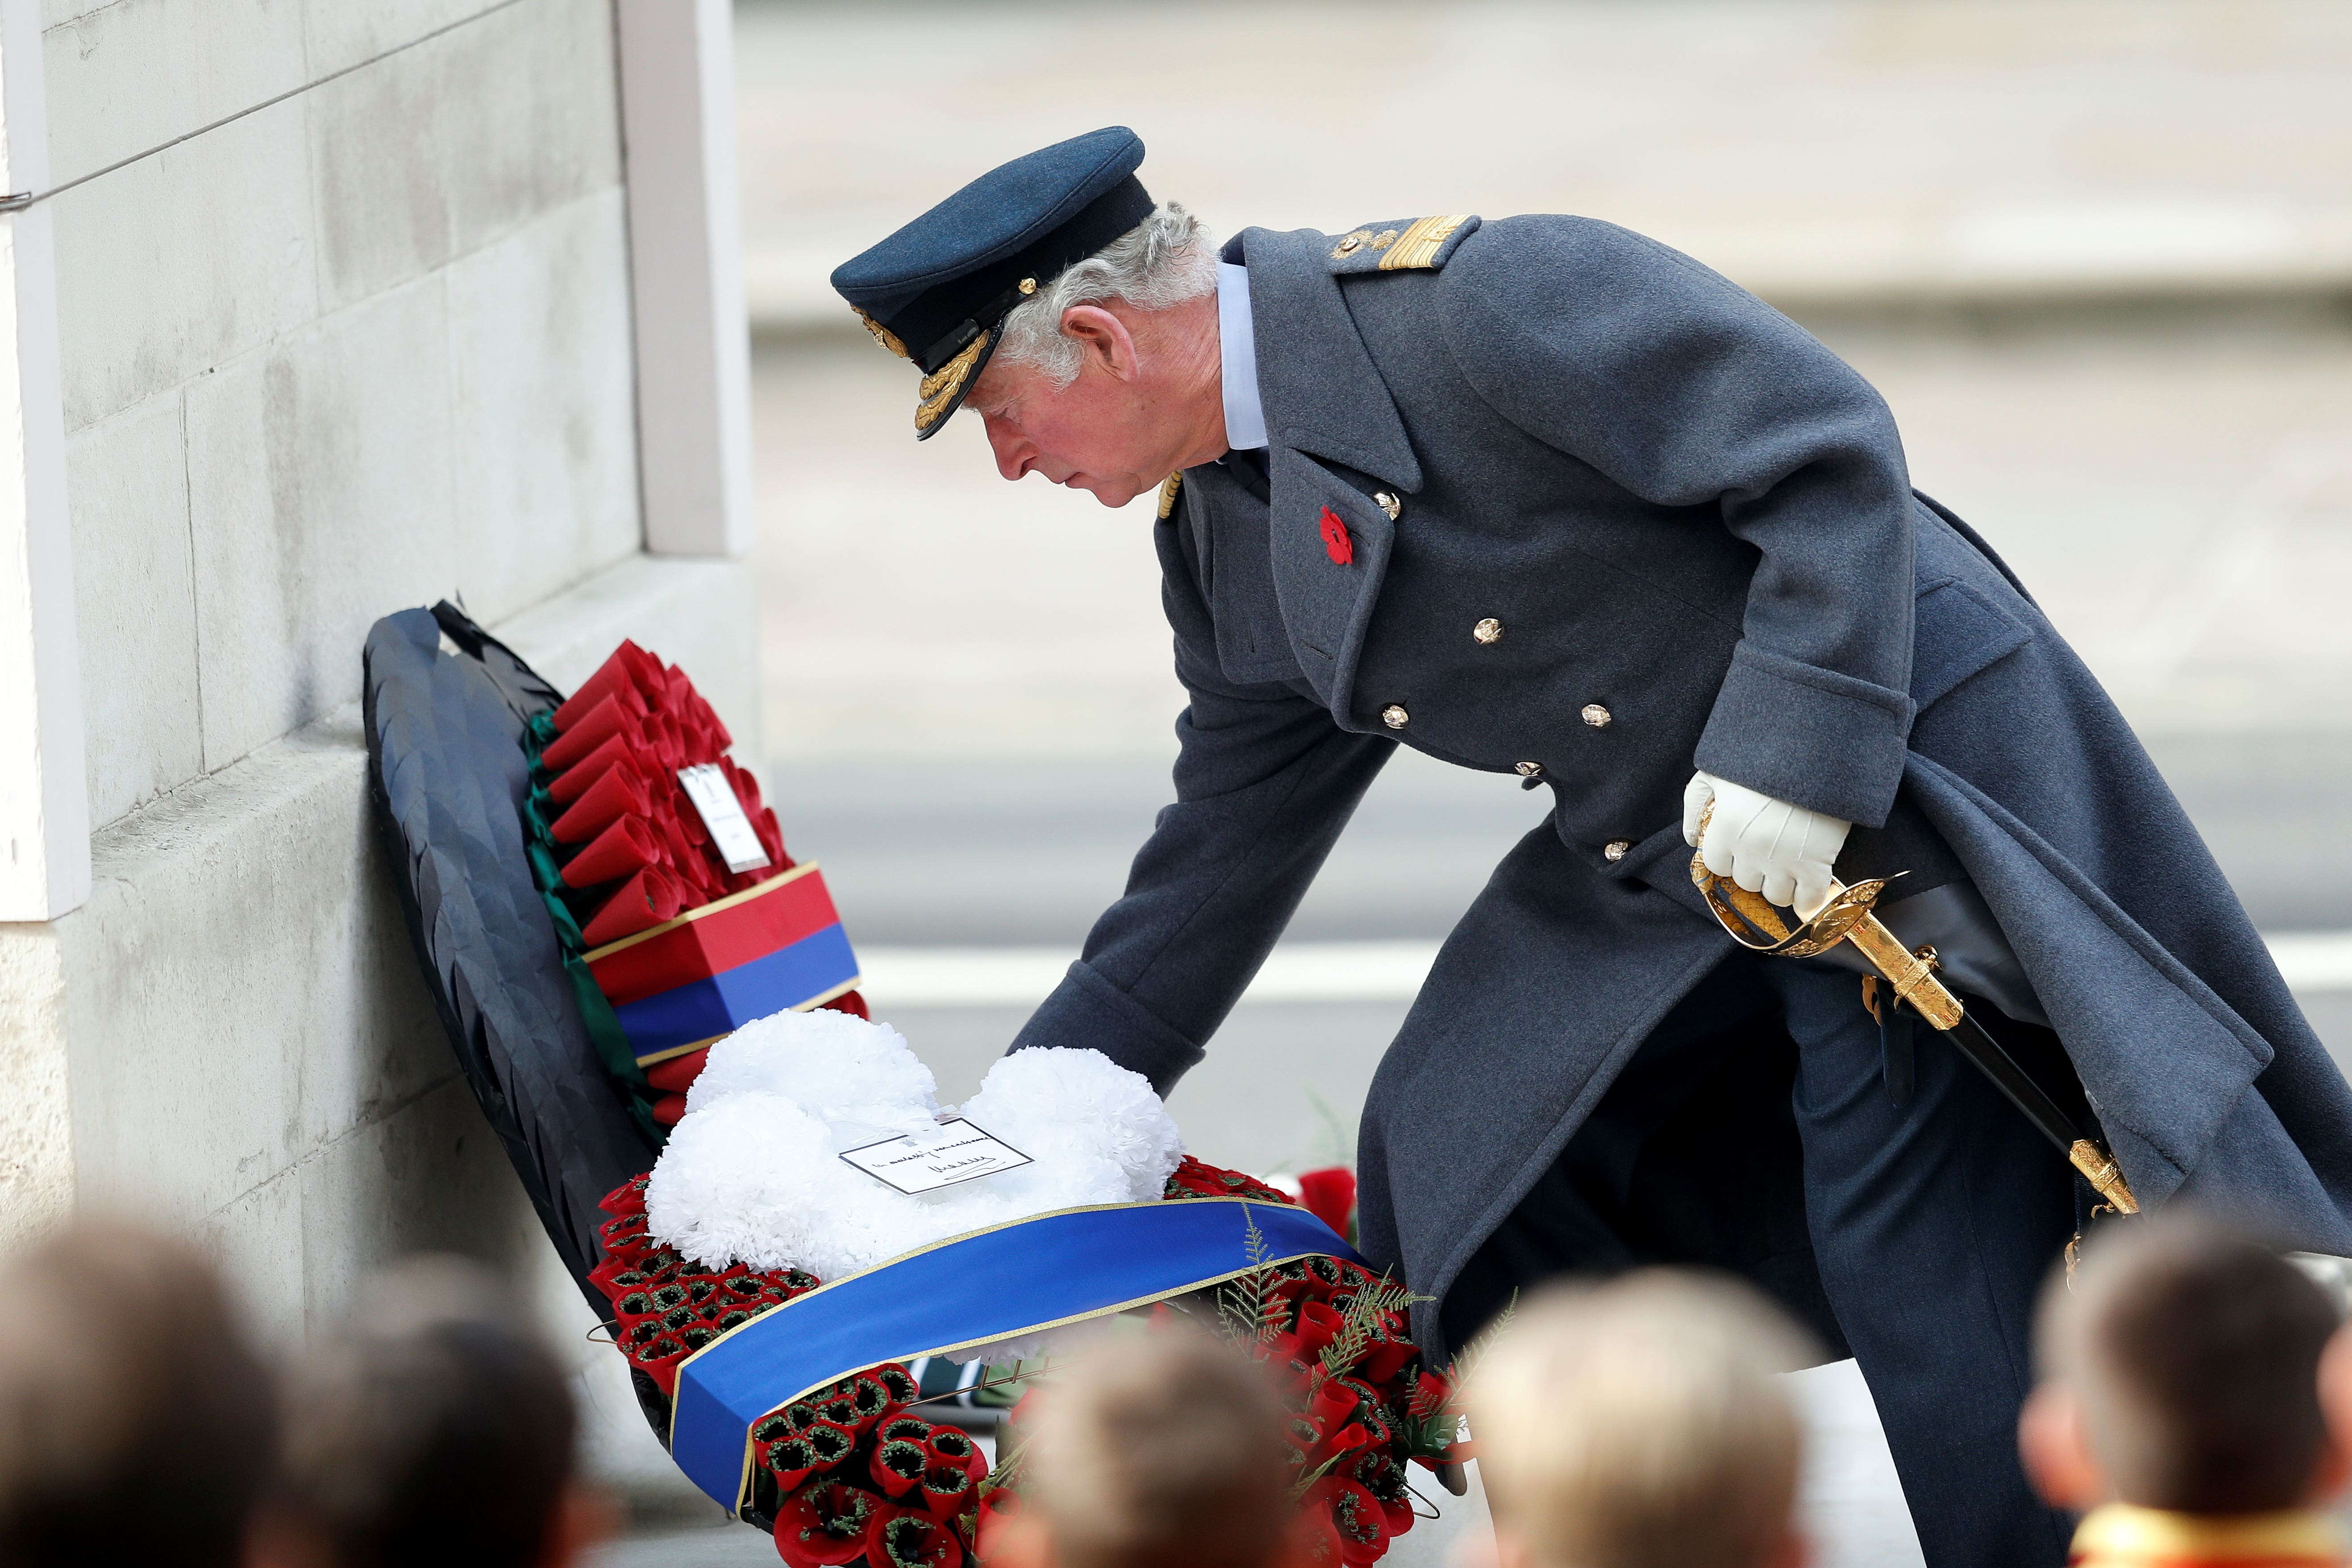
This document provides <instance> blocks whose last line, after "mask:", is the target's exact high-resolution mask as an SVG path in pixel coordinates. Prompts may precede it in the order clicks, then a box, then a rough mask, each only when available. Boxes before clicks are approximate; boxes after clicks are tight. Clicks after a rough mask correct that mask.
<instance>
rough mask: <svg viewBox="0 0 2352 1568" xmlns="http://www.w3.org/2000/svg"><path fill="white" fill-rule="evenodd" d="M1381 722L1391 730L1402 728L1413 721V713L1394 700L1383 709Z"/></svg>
mask: <svg viewBox="0 0 2352 1568" xmlns="http://www.w3.org/2000/svg"><path fill="white" fill-rule="evenodd" d="M1381 723H1383V724H1386V725H1387V726H1388V727H1389V728H1390V729H1391V730H1402V729H1403V728H1404V727H1405V726H1406V725H1407V724H1410V723H1412V714H1410V713H1408V712H1406V711H1405V710H1404V709H1403V708H1402V706H1401V705H1399V704H1397V703H1394V702H1391V703H1390V704H1389V705H1388V706H1387V707H1385V708H1383V709H1381Z"/></svg>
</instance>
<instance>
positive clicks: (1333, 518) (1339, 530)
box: [1317, 506, 1356, 566]
mask: <svg viewBox="0 0 2352 1568" xmlns="http://www.w3.org/2000/svg"><path fill="white" fill-rule="evenodd" d="M1317 521H1318V522H1320V523H1321V525H1322V529H1323V553H1324V554H1326V555H1328V556H1329V557H1330V558H1331V563H1332V564H1333V565H1335V566H1345V565H1347V564H1348V563H1350V562H1352V561H1354V560H1355V559H1356V542H1355V541H1354V540H1353V539H1351V538H1349V536H1348V525H1347V524H1346V523H1344V522H1342V521H1339V513H1338V512H1336V511H1333V510H1331V509H1330V508H1329V507H1328V506H1327V507H1325V508H1324V509H1323V515H1322V516H1321V517H1320V518H1319V519H1318V520H1317Z"/></svg>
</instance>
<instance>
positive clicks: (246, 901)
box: [57, 659, 454, 1268]
mask: <svg viewBox="0 0 2352 1568" xmlns="http://www.w3.org/2000/svg"><path fill="white" fill-rule="evenodd" d="M354 662H356V659H354ZM358 719H359V715H358V713H357V711H356V710H355V709H354V710H346V711H345V712H343V713H342V714H341V715H338V717H337V718H336V719H335V720H334V721H331V722H329V723H326V724H322V725H319V726H315V727H313V728H312V729H310V730H308V731H303V732H302V733H301V734H299V735H296V736H292V737H289V738H288V739H287V740H285V741H282V742H278V743H277V744H276V745H273V746H270V747H268V748H267V749H266V750H265V751H264V752H261V753H259V754H257V755H256V756H253V757H250V758H247V759H246V760H245V761H244V762H243V763H239V764H238V765H237V766H236V767H234V768H231V769H227V770H225V771H223V772H222V773H218V774H216V775H215V776H214V777H212V778H209V779H206V780H204V781H202V782H200V783H198V784H192V785H190V786H188V787H187V788H184V789H182V790H179V791H177V792H175V793H173V795H169V796H167V797H165V798H164V799H163V801H161V802H158V803H157V804H156V805H152V806H150V807H148V808H147V809H146V810H144V811H142V812H139V813H137V814H136V815H134V816H131V818H129V819H128V820H127V821H125V822H122V823H120V824H117V825H116V826H113V827H111V828H109V829H107V830H106V831H104V832H102V833H100V834H99V835H97V836H96V837H95V839H94V841H93V843H92V847H91V852H92V859H93V862H94V867H95V871H96V876H95V879H94V880H95V883H96V891H95V892H94V893H93V895H92V897H91V899H90V900H89V903H87V904H85V905H84V906H83V907H82V908H81V909H79V910H76V911H75V912H74V913H73V914H71V915H68V916H67V917H66V918H65V919H63V920H61V921H58V922H57V929H58V933H59V937H60V940H61V941H62V942H63V944H64V952H65V957H64V963H65V968H66V974H67V989H66V1004H65V1006H66V1026H67V1029H68V1035H69V1037H70V1039H71V1042H72V1048H71V1058H70V1059H71V1079H70V1093H69V1100H70V1104H71V1111H72V1121H73V1146H74V1165H75V1172H76V1184H77V1193H76V1196H77V1200H78V1202H79V1204H80V1205H86V1206H96V1207H98V1208H100V1209H135V1211H136V1212H138V1213H139V1214H141V1215H142V1216H144V1217H145V1218H147V1219H148V1220H150V1221H151V1222H152V1223H157V1224H163V1225H167V1226H181V1227H189V1228H199V1229H200V1228H202V1227H203V1226H205V1225H207V1224H210V1223H212V1222H213V1221H214V1220H215V1216H219V1215H227V1214H229V1213H231V1212H232V1211H235V1210H236V1207H237V1205H240V1204H245V1205H247V1206H248V1207H251V1206H252V1205H256V1204H260V1205H262V1206H263V1207H265V1208H266V1207H268V1204H269V1203H276V1202H278V1200H277V1199H274V1198H273V1199H269V1200H268V1203H264V1202H263V1200H262V1199H260V1198H257V1197H256V1196H255V1194H260V1193H262V1192H264V1191H265V1190H266V1189H268V1188H270V1187H271V1186H272V1185H273V1184H282V1182H283V1181H284V1180H285V1177H286V1173H289V1172H291V1171H295V1170H297V1169H298V1168H299V1167H302V1166H304V1165H307V1164H310V1163H315V1162H317V1161H318V1160H320V1159H321V1158H323V1157H324V1156H325V1153H326V1152H327V1151H329V1150H331V1148H333V1147H334V1146H336V1145H337V1144H339V1143H341V1142H345V1141H347V1140H349V1139H350V1138H351V1137H352V1136H353V1135H354V1134H355V1133H357V1132H359V1131H362V1130H364V1129H367V1128H369V1127H372V1126H375V1125H377V1124H380V1123H385V1122H390V1121H396V1120H398V1119H400V1118H401V1117H403V1116H404V1115H406V1114H408V1113H409V1112H410V1111H411V1110H412V1109H413V1108H414V1107H415V1106H416V1105H418V1104H420V1103H421V1102H422V1101H424V1100H425V1099H426V1098H427V1097H429V1096H430V1095H432V1094H433V1093H434V1092H435V1091H436V1089H439V1088H440V1087H442V1086H443V1085H445V1084H446V1082H448V1081H449V1080H450V1079H451V1075H452V1073H453V1071H454V1065H453V1063H452V1061H451V1059H450V1055H449V1049H448V1047H447V1045H446V1040H445V1038H444V1037H443V1036H442V1033H441V1030H440V1026H439V1024H438V1022H437V1020H436V1018H435V1016H434V1014H433V1010H432V1007H431V1005H430V1003H429V1001H428V1000H427V997H426V994H425V986H424V984H423V983H422V979H421V977H420V976H419V974H418V973H417V969H416V964H415V958H414V956H413V953H412V952H411V948H410V943H409V940H408V936H407V933H406V931H405V930H404V927H403V925H402V922H401V917H400V914H399V908H398V904H397V902H396V901H395V899H394V894H393V891H392V889H391V887H390V884H389V876H388V873H389V871H390V867H389V865H388V863H387V862H386V860H385V859H384V858H383V851H382V849H381V848H380V846H379V839H378V835H377V833H376V831H375V828H374V825H373V822H372V821H371V819H370V816H369V809H370V808H369V805H368V802H367V797H366V792H365V789H364V779H365V766H366V752H365V750H364V747H363V744H362V736H361V733H360V729H359V722H358ZM439 1180H440V1178H439V1177H438V1176H436V1177H434V1178H432V1180H430V1181H427V1182H426V1183H425V1186H424V1188H423V1189H421V1190H420V1191H419V1192H418V1193H415V1194H411V1195H410V1197H409V1198H408V1199H407V1200H405V1201H407V1202H410V1203H416V1202H420V1201H423V1197H424V1194H425V1192H430V1191H433V1190H436V1184H437V1183H438V1181H439ZM271 1225H272V1227H276V1228H273V1229H272V1234H273V1235H275V1237H276V1238H277V1239H276V1242H275V1244H274V1245H275V1246H276V1247H277V1249H278V1258H277V1259H276V1260H275V1261H273V1260H272V1259H271V1258H269V1257H268V1254H266V1253H265V1254H263V1255H262V1256H261V1257H260V1258H257V1262H258V1263H261V1264H264V1265H267V1266H268V1268H283V1267H284V1258H286V1257H287V1256H289V1255H293V1254H294V1253H295V1252H296V1250H297V1245H296V1244H297V1242H298V1240H299V1237H297V1236H293V1235H288V1234H286V1233H285V1232H284V1230H283V1229H282V1227H279V1226H278V1222H271Z"/></svg>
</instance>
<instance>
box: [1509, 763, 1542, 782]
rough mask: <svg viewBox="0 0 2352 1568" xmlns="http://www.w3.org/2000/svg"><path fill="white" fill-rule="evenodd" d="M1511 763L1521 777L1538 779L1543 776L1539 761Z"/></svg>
mask: <svg viewBox="0 0 2352 1568" xmlns="http://www.w3.org/2000/svg"><path fill="white" fill-rule="evenodd" d="M1511 765H1512V766H1513V767H1515V768H1517V769H1518V770H1519V776H1520V777H1521V778H1523V779H1539V778H1541V777H1543V764H1542V763H1512V764H1511Z"/></svg>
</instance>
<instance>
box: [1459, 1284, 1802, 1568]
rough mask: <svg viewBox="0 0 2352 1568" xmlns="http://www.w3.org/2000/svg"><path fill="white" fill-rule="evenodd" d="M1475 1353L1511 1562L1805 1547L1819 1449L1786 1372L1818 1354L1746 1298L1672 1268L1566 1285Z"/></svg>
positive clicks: (1694, 1565) (1747, 1567)
mask: <svg viewBox="0 0 2352 1568" xmlns="http://www.w3.org/2000/svg"><path fill="white" fill-rule="evenodd" d="M1465 1359H1469V1360H1470V1361H1471V1371H1470V1375H1469V1378H1468V1385H1467V1388H1466V1391H1465V1404H1466V1405H1467V1406H1468V1410H1469V1416H1470V1434H1471V1436H1472V1437H1473V1438H1474V1439H1475V1441H1476V1443H1477V1445H1478V1468H1479V1473H1480V1475H1481V1476H1482V1478H1483V1479H1485V1481H1486V1497H1487V1500H1488V1503H1489V1504H1490V1506H1491V1507H1492V1509H1493V1510H1494V1517H1495V1523H1496V1530H1497V1532H1498V1535H1499V1536H1500V1537H1502V1538H1504V1539H1505V1540H1506V1541H1507V1542H1508V1543H1509V1545H1508V1546H1507V1551H1506V1558H1505V1560H1506V1561H1512V1560H1513V1559H1514V1557H1515V1556H1516V1555H1519V1554H1523V1558H1524V1560H1526V1561H1529V1562H1532V1563H1535V1564H1537V1565H1538V1568H1756V1565H1758V1564H1761V1563H1768V1562H1772V1561H1775V1560H1776V1557H1777V1556H1778V1555H1779V1554H1781V1553H1784V1552H1788V1551H1789V1550H1790V1543H1791V1542H1793V1541H1794V1539H1795V1537H1794V1533H1793V1526H1792V1522H1791V1519H1792V1514H1793V1511H1794V1509H1795V1505H1796V1496H1797V1471H1798V1465H1799V1462H1800V1459H1801V1457H1802V1447H1803V1438H1802V1430H1801V1426H1800V1424H1799V1420H1798V1415H1797V1412H1796V1411H1795V1409H1794V1408H1792V1406H1791V1405H1790V1398H1789V1395H1788V1394H1787V1392H1786V1390H1785V1387H1784V1385H1783V1384H1781V1382H1780V1380H1779V1379H1778V1378H1777V1377H1776V1376H1775V1375H1774V1374H1775V1373H1783V1372H1787V1371H1790V1370H1791V1369H1793V1368H1795V1367H1798V1366H1801V1365H1804V1364H1806V1363H1809V1362H1811V1361H1814V1360H1818V1359H1819V1358H1818V1356H1817V1355H1815V1354H1813V1353H1812V1352H1811V1347H1810V1346H1809V1345H1808V1343H1807V1342H1806V1341H1805V1338H1804V1336H1803V1334H1802V1333H1801V1331H1799V1330H1798V1329H1797V1328H1796V1327H1795V1326H1794V1325H1793V1324H1791V1323H1790V1322H1789V1321H1787V1320H1786V1319H1784V1318H1783V1317H1782V1316H1781V1315H1780V1312H1779V1311H1777V1310H1775V1309H1774V1308H1773V1307H1772V1306H1771V1305H1770V1304H1769V1303H1768V1302H1767V1301H1766V1300H1764V1299H1763V1298H1762V1297H1761V1296H1759V1295H1758V1294H1756V1293H1755V1292H1754V1291H1752V1290H1750V1289H1748V1288H1747V1287H1745V1286H1742V1285H1738V1284H1736V1283H1734V1282H1732V1281H1729V1280H1727V1279H1714V1278H1711V1277H1707V1276H1702V1275H1692V1274H1684V1273H1677V1272H1674V1271H1670V1270H1666V1269H1643V1270H1640V1271H1637V1272H1635V1273H1632V1274H1627V1275H1623V1276H1621V1277H1620V1278H1618V1279H1614V1280H1612V1281H1611V1282H1609V1283H1607V1284H1601V1285H1570V1286H1553V1287H1550V1288H1548V1289H1545V1290H1544V1291H1542V1292H1541V1293H1539V1294H1538V1295H1537V1296H1535V1297H1534V1298H1533V1299H1531V1300H1529V1301H1528V1303H1527V1304H1526V1305H1525V1306H1523V1307H1522V1308H1520V1309H1519V1310H1517V1313H1516V1314H1514V1316H1513V1318H1512V1320H1511V1321H1509V1322H1507V1324H1505V1325H1503V1326H1502V1327H1501V1328H1499V1329H1498V1330H1497V1331H1495V1333H1494V1334H1493V1336H1492V1339H1491V1341H1490V1342H1487V1343H1486V1344H1484V1345H1479V1346H1475V1347H1474V1349H1473V1350H1472V1352H1470V1354H1469V1356H1468V1357H1467V1358H1465Z"/></svg>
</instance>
